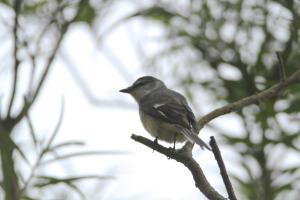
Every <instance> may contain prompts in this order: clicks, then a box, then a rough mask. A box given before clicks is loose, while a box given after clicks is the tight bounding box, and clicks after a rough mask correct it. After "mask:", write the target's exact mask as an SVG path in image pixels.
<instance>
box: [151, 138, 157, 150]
mask: <svg viewBox="0 0 300 200" xmlns="http://www.w3.org/2000/svg"><path fill="white" fill-rule="evenodd" d="M153 143H154V145H155V146H156V145H157V144H158V139H157V137H156V138H155V139H154V141H153ZM152 150H153V151H152V153H154V151H155V149H154V148H153V149H152Z"/></svg>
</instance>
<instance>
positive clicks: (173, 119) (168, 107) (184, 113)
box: [140, 90, 195, 129]
mask: <svg viewBox="0 0 300 200" xmlns="http://www.w3.org/2000/svg"><path fill="white" fill-rule="evenodd" d="M151 95H152V96H151V100H149V98H147V97H146V98H144V99H143V100H142V101H141V102H140V103H141V109H142V111H143V112H145V113H146V114H148V115H150V116H152V117H155V118H159V119H160V120H162V121H165V122H168V123H171V124H177V125H180V126H182V127H184V128H187V129H191V128H193V129H194V127H193V126H194V124H195V116H194V114H193V112H192V110H191V109H190V107H189V106H188V104H187V103H186V100H185V98H184V97H183V96H182V95H180V94H179V93H175V92H174V91H171V90H169V91H167V92H166V93H164V95H159V94H155V93H154V94H151Z"/></svg>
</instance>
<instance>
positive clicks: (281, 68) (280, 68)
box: [276, 52, 286, 81]
mask: <svg viewBox="0 0 300 200" xmlns="http://www.w3.org/2000/svg"><path fill="white" fill-rule="evenodd" d="M276 56H277V58H278V61H279V65H278V72H279V76H280V81H285V79H286V73H285V64H284V62H283V59H282V56H281V53H280V52H276Z"/></svg>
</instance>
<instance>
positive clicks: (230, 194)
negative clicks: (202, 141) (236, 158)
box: [209, 136, 237, 200]
mask: <svg viewBox="0 0 300 200" xmlns="http://www.w3.org/2000/svg"><path fill="white" fill-rule="evenodd" d="M209 144H210V146H211V148H212V152H213V154H214V156H215V159H216V161H217V163H218V166H219V168H220V173H221V176H222V179H223V182H224V184H225V187H226V190H227V193H228V197H229V199H230V200H237V198H236V196H235V194H234V190H233V187H232V185H231V182H230V179H229V177H228V174H227V171H226V167H225V164H224V162H223V159H222V155H221V152H220V149H219V147H218V145H217V142H216V140H215V138H214V137H213V136H211V137H210V142H209Z"/></svg>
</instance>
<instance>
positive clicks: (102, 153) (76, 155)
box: [40, 151, 128, 165]
mask: <svg viewBox="0 0 300 200" xmlns="http://www.w3.org/2000/svg"><path fill="white" fill-rule="evenodd" d="M124 154H128V153H127V152H123V151H86V152H76V153H70V154H66V155H61V156H56V157H55V158H53V159H49V160H46V161H43V162H42V163H41V164H40V165H46V164H49V163H52V162H57V161H61V160H65V159H69V158H74V157H78V156H92V155H124Z"/></svg>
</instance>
